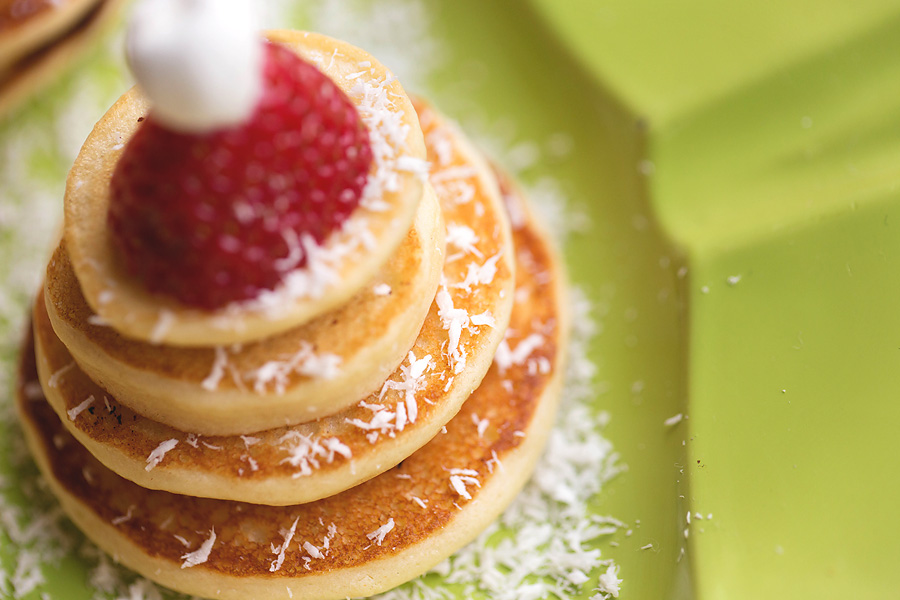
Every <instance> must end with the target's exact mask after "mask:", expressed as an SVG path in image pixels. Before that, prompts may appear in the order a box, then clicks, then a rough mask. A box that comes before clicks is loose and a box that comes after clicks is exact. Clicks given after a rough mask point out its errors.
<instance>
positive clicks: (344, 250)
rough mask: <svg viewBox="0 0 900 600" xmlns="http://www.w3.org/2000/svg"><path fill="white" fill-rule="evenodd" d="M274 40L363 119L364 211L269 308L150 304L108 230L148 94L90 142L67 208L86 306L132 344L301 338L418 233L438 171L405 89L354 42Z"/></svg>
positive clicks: (110, 119)
mask: <svg viewBox="0 0 900 600" xmlns="http://www.w3.org/2000/svg"><path fill="white" fill-rule="evenodd" d="M268 37H269V39H270V40H271V41H273V42H275V43H278V44H282V45H284V46H286V47H287V48H289V49H291V50H293V51H295V52H297V54H298V55H300V56H301V57H302V58H304V59H306V60H308V61H310V62H312V63H313V64H316V65H317V66H318V67H319V68H320V69H321V70H322V71H323V72H324V73H325V74H326V75H327V76H329V77H330V78H331V79H332V80H333V81H334V82H335V84H337V86H338V87H339V88H341V90H343V91H344V92H345V93H346V94H347V96H348V97H349V98H350V100H351V101H352V102H353V103H354V104H356V106H357V107H358V109H359V112H360V116H361V118H362V120H363V123H365V124H366V126H367V127H368V130H369V137H370V143H371V145H372V150H373V155H374V161H373V166H372V170H371V171H370V174H369V178H368V181H367V184H366V187H365V190H364V192H363V197H362V200H361V202H360V206H359V207H358V208H357V209H356V210H355V211H354V212H353V214H352V215H351V216H350V218H349V219H348V220H347V221H346V222H345V223H344V225H343V227H342V228H341V229H340V230H338V231H335V232H334V233H332V235H331V236H329V238H328V239H327V240H326V241H325V243H324V244H323V245H322V246H319V247H315V248H306V250H307V264H306V266H304V267H303V268H300V269H296V270H295V271H292V272H291V273H289V274H288V275H287V277H286V278H285V281H284V282H283V283H282V285H280V286H279V287H278V288H277V289H276V290H274V291H270V292H263V293H262V294H260V296H259V297H258V298H255V299H253V300H249V301H245V302H241V303H233V304H230V305H228V306H226V307H224V308H222V309H219V310H216V311H202V310H197V309H193V308H188V307H185V306H184V305H181V304H180V303H178V302H177V301H175V300H174V299H171V298H167V297H163V296H156V295H151V294H149V293H148V292H147V291H146V290H145V289H144V288H143V286H142V285H141V284H140V283H139V282H138V281H137V280H136V279H134V278H132V277H131V276H130V275H128V274H127V273H126V272H125V269H124V266H123V265H122V264H121V261H120V260H119V258H118V256H117V252H116V250H115V249H114V247H113V244H112V241H111V237H110V233H109V231H108V227H107V212H108V206H109V180H110V177H111V175H112V172H113V170H114V168H115V164H116V161H117V160H118V157H119V156H120V155H121V153H122V149H123V148H124V145H125V143H126V142H127V140H128V139H129V138H130V136H131V135H132V134H133V133H134V131H135V130H136V129H137V127H138V125H139V122H140V121H141V120H142V118H143V116H144V115H145V114H146V112H147V110H148V106H147V103H146V101H145V99H144V98H143V97H142V96H141V93H140V91H139V90H138V89H133V90H131V91H130V92H128V93H127V94H125V95H124V96H123V97H122V98H120V99H119V101H118V102H116V104H114V105H113V107H112V108H111V109H110V110H109V111H108V112H107V113H106V115H104V117H103V118H102V119H101V120H100V121H99V122H98V123H97V125H96V126H95V127H94V130H93V131H92V132H91V134H90V135H89V136H88V139H87V140H86V141H85V144H84V146H83V147H82V149H81V152H80V154H79V156H78V158H77V159H76V160H75V164H74V165H73V167H72V170H71V171H70V173H69V177H68V180H67V184H66V196H65V238H66V244H67V247H68V251H69V254H70V257H71V260H72V265H73V268H74V270H75V273H76V275H77V277H78V280H79V282H80V283H81V288H82V291H83V293H84V296H85V298H86V299H87V302H88V304H89V305H90V306H91V308H92V309H93V310H94V312H96V313H97V315H99V317H100V318H101V319H102V320H103V321H104V322H106V323H108V324H109V325H110V326H112V327H114V328H115V329H116V330H118V331H119V332H120V333H122V334H123V335H125V336H128V337H132V338H135V339H139V340H143V341H147V342H152V343H164V344H170V345H177V346H212V345H217V344H234V343H239V342H246V341H252V340H258V339H262V338H265V337H268V336H271V335H274V334H277V333H279V332H283V331H285V330H287V329H290V328H292V327H296V326H297V325H300V324H302V323H304V322H307V321H309V320H310V319H312V318H314V317H315V316H318V315H320V314H323V313H325V312H327V311H328V310H330V309H333V308H335V307H336V306H339V305H340V304H342V303H343V302H345V301H347V300H348V299H349V298H350V297H352V296H353V295H354V294H356V293H357V292H358V291H359V290H360V289H361V288H362V287H363V286H364V285H366V284H368V283H369V282H370V280H371V278H372V277H373V275H374V274H375V273H376V272H377V271H378V269H379V268H380V267H381V266H382V265H383V264H384V263H385V262H386V261H387V260H388V258H389V257H390V256H391V255H392V254H393V253H394V252H395V251H396V249H397V247H398V246H399V244H400V242H401V241H402V240H403V237H404V236H405V235H406V233H407V232H408V231H409V229H410V226H411V225H412V222H413V218H414V215H415V212H416V208H417V206H418V203H419V201H420V199H421V198H422V194H423V189H424V187H425V185H427V183H426V181H425V179H426V176H427V163H426V162H425V160H424V159H425V147H424V141H423V139H422V133H421V128H420V127H419V124H418V118H417V116H416V113H415V110H414V109H413V107H412V104H411V103H410V101H409V99H408V98H407V96H406V94H405V92H404V91H403V89H402V87H401V86H400V84H399V83H398V82H397V81H396V79H395V78H394V77H393V75H392V74H391V73H390V72H389V71H388V70H387V69H386V68H385V67H384V66H382V65H381V64H380V63H378V62H377V61H376V60H375V59H374V58H372V56H370V55H369V54H367V53H366V52H364V51H362V50H360V49H358V48H355V47H353V46H351V45H349V44H346V43H344V42H340V41H337V40H333V39H331V38H328V37H325V36H321V35H317V34H311V33H302V32H288V31H273V32H270V33H269V34H268Z"/></svg>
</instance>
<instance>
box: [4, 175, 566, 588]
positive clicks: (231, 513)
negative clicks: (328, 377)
mask: <svg viewBox="0 0 900 600" xmlns="http://www.w3.org/2000/svg"><path fill="white" fill-rule="evenodd" d="M508 192H509V190H508ZM507 202H509V203H511V204H512V206H513V207H514V208H515V214H517V215H520V216H522V215H524V216H525V217H524V218H525V220H524V221H522V220H519V221H518V227H517V228H516V229H515V230H514V237H515V243H516V252H517V255H518V257H519V258H518V262H519V264H520V265H522V266H523V268H520V269H519V270H518V271H517V274H516V288H517V290H518V292H517V294H516V309H515V311H514V314H513V316H512V320H511V323H510V328H509V330H508V332H509V333H508V335H507V336H506V338H505V340H504V344H503V346H504V347H505V348H506V350H504V351H502V352H501V353H500V354H498V356H497V360H496V361H495V362H494V364H493V366H492V368H491V370H490V371H489V372H488V374H487V376H486V377H485V378H484V381H483V382H482V384H481V386H480V387H479V388H478V390H477V391H475V392H474V393H473V394H472V395H471V397H470V398H469V400H468V401H467V402H466V403H465V405H464V406H463V408H462V410H461V411H460V413H459V414H458V415H457V416H456V417H455V418H454V419H453V420H452V421H450V422H449V423H448V424H447V427H446V433H443V434H441V435H438V436H436V437H435V438H434V439H433V440H432V441H431V442H430V443H429V444H427V445H426V446H425V447H423V448H422V449H421V450H419V451H418V452H416V453H415V454H413V455H412V456H410V457H409V458H408V459H406V460H405V461H403V463H402V464H400V465H398V466H397V467H395V468H394V469H391V470H390V471H388V472H386V473H384V474H382V475H380V476H378V477H376V478H375V479H372V480H370V481H368V482H366V483H364V484H362V485H359V486H357V487H355V488H353V489H350V490H348V491H346V492H343V493H341V494H339V495H336V496H333V497H330V498H326V499H322V500H319V501H317V502H313V503H309V504H303V505H300V506H285V507H271V506H257V505H250V504H242V503H236V502H229V501H224V500H209V499H199V498H193V497H189V496H180V495H176V494H170V493H166V492H159V491H151V490H146V489H144V488H142V487H140V486H137V485H135V484H133V483H131V482H129V481H127V480H125V479H123V478H121V477H119V476H117V475H115V474H114V473H112V472H111V471H109V470H108V469H106V468H105V467H104V466H103V465H101V464H100V463H99V462H97V461H96V460H95V459H94V458H93V457H92V456H91V455H90V454H89V453H88V452H87V451H86V450H85V449H84V448H83V447H82V446H80V445H79V444H78V443H77V442H76V441H75V440H74V439H72V438H71V437H70V435H69V433H68V431H67V430H66V429H65V428H64V427H63V425H62V424H61V423H60V421H59V419H58V418H56V415H55V414H54V413H53V411H52V409H51V408H50V407H49V406H48V405H47V403H46V402H44V401H43V399H42V398H41V397H40V393H39V392H38V393H36V390H35V383H34V381H35V378H36V373H35V367H34V362H33V358H34V354H33V352H32V351H31V348H30V347H28V346H26V348H24V349H23V353H22V361H21V365H20V378H19V388H18V389H19V400H18V408H19V411H20V415H21V420H22V423H23V426H24V429H25V432H26V438H27V440H28V443H29V446H30V447H31V449H32V451H33V453H34V455H35V457H36V459H37V462H38V466H39V467H40V469H41V471H42V472H43V473H44V475H45V477H46V479H47V481H48V483H49V486H50V488H51V489H52V490H53V491H54V493H55V494H56V495H57V496H58V497H59V499H60V502H61V504H62V507H63V509H64V510H65V511H66V513H68V514H69V516H70V517H71V518H72V520H73V521H75V523H76V524H77V525H78V526H79V527H81V529H82V530H84V531H85V533H86V534H87V535H88V536H89V537H90V538H91V539H93V540H94V541H95V542H96V543H97V544H98V545H99V546H100V547H101V548H103V549H104V550H106V551H107V552H109V553H110V554H111V555H113V556H115V557H117V559H118V560H119V561H120V562H121V563H122V564H124V565H126V566H128V567H130V568H132V569H134V570H136V571H138V572H139V573H141V574H142V575H144V576H145V577H147V578H149V579H152V580H154V581H157V582H158V583H161V584H162V585H165V586H168V587H171V588H173V589H176V590H179V591H182V592H185V593H188V594H195V595H198V596H203V597H210V598H223V599H240V600H252V599H254V598H261V599H262V598H265V599H281V598H283V599H288V598H293V599H295V600H299V599H303V598H306V599H310V598H317V599H328V598H335V599H336V598H346V597H359V596H369V595H371V594H375V593H378V592H381V591H384V590H387V589H389V588H391V587H394V586H396V585H398V584H400V583H402V582H404V581H406V580H408V579H411V578H413V577H415V576H417V575H418V574H420V573H423V572H424V571H426V570H427V569H429V568H430V567H432V566H434V565H435V564H437V563H439V562H440V561H441V560H443V559H444V558H445V557H447V556H449V555H450V554H452V553H453V552H455V551H456V550H457V549H459V548H461V547H462V546H463V545H465V544H466V543H468V542H469V541H471V540H472V539H474V538H475V537H476V536H477V535H478V533H479V532H480V531H482V530H483V529H484V528H485V527H486V526H487V525H488V524H489V523H490V522H491V521H492V520H493V519H494V518H496V516H497V515H499V513H500V512H501V511H502V510H503V509H504V508H505V507H506V506H507V505H508V504H509V502H511V501H512V499H513V498H514V496H515V495H516V494H517V493H518V491H519V489H520V488H521V487H522V485H523V484H524V483H525V481H526V479H527V478H528V476H529V474H530V472H531V469H532V467H533V465H534V463H535V461H536V459H537V456H538V455H539V454H540V452H541V449H542V448H543V445H544V442H545V441H546V437H547V434H548V432H549V430H550V428H551V425H552V422H553V417H554V413H555V410H556V406H557V401H558V399H559V393H560V387H561V379H562V373H563V370H564V369H563V361H564V354H565V349H566V332H567V330H568V323H567V316H566V314H565V313H564V312H563V311H564V307H565V306H566V303H565V301H564V297H563V296H564V289H563V283H562V280H563V277H562V273H561V267H560V265H559V263H558V262H557V260H556V257H555V254H554V253H553V251H552V249H551V248H550V246H549V245H548V244H547V241H546V239H545V238H544V236H543V234H542V233H541V232H540V231H539V230H538V229H536V226H535V223H534V221H533V219H532V218H531V217H530V215H529V213H528V211H527V210H526V209H524V208H523V207H522V206H521V205H520V204H519V202H518V200H517V199H515V198H514V197H509V198H508V199H507ZM535 339H537V340H539V342H540V343H534V341H533V340H535ZM522 348H526V349H527V350H529V351H530V352H526V351H523V350H521V349H522Z"/></svg>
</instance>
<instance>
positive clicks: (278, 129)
mask: <svg viewBox="0 0 900 600" xmlns="http://www.w3.org/2000/svg"><path fill="white" fill-rule="evenodd" d="M250 8H251V3H250V2H248V1H247V0H242V1H235V0H227V1H226V0H151V1H149V2H146V3H144V4H143V5H140V6H138V8H137V10H136V13H135V16H134V19H133V20H132V26H131V28H130V31H129V61H130V63H131V65H132V70H133V71H134V72H135V75H136V77H137V79H138V83H139V85H140V86H141V88H142V90H143V92H144V93H145V94H146V95H147V96H148V97H149V99H150V101H151V105H152V108H151V111H150V113H149V115H148V116H147V117H146V119H145V120H144V121H143V123H141V126H140V127H139V128H138V130H137V132H136V133H135V134H134V136H133V137H132V138H131V140H130V141H129V142H128V144H127V146H126V148H125V150H124V151H123V154H122V156H121V158H120V159H119V162H118V164H117V166H116V169H115V171H114V173H113V176H112V180H111V196H110V205H109V216H108V219H109V225H110V228H111V232H112V238H113V241H114V244H115V246H116V247H117V250H118V252H119V253H120V256H121V259H122V262H123V264H124V265H125V266H126V268H127V269H128V271H129V272H130V273H131V274H132V275H134V276H135V277H137V278H138V279H139V280H141V281H142V282H143V285H144V286H145V287H146V288H147V289H148V290H149V291H151V292H154V293H160V294H166V295H169V296H172V297H174V298H176V299H177V300H179V301H180V302H182V303H183V304H186V305H189V306H194V307H199V308H203V309H210V310H212V309H216V308H219V307H222V306H224V305H226V304H229V303H231V302H235V301H241V300H247V299H250V298H254V297H256V296H257V295H258V294H260V292H262V291H263V290H271V289H274V288H275V287H277V286H278V284H279V283H280V282H281V281H282V280H283V279H284V277H285V276H286V275H287V274H288V273H290V272H291V271H292V270H293V269H296V268H300V267H302V266H303V265H304V264H305V261H306V257H305V256H304V254H303V251H302V245H301V244H299V242H298V241H299V240H300V239H301V238H307V237H312V239H314V240H315V241H316V242H318V243H322V242H323V241H324V240H325V239H326V238H327V237H328V236H329V234H330V233H331V232H333V231H335V230H336V229H338V228H340V226H341V224H342V223H343V222H344V221H345V220H346V219H347V217H348V216H349V215H350V214H351V212H352V211H353V210H354V209H355V208H356V206H357V205H358V204H359V201H360V198H361V196H362V192H363V188H364V186H365V184H366V180H367V176H368V173H369V170H370V166H371V163H372V150H371V147H370V143H369V136H368V132H367V130H366V127H365V125H364V124H363V122H362V121H361V119H360V117H359V114H358V113H357V110H356V108H355V106H354V105H353V104H352V103H351V102H350V101H349V100H348V99H347V98H346V96H345V95H344V94H343V92H341V90H340V89H339V88H338V87H337V86H336V85H335V84H334V83H333V82H332V81H331V80H330V79H329V78H328V77H326V76H325V75H323V74H322V73H321V72H320V71H319V70H318V69H316V67H314V66H313V65H311V64H309V63H307V62H305V61H303V60H302V59H300V58H299V57H297V55H296V54H295V53H294V52H291V51H289V50H286V49H284V48H282V47H280V46H278V45H275V44H271V43H268V42H265V41H263V40H262V38H261V37H259V36H258V34H257V33H256V31H255V23H254V20H253V18H252V15H251V10H250Z"/></svg>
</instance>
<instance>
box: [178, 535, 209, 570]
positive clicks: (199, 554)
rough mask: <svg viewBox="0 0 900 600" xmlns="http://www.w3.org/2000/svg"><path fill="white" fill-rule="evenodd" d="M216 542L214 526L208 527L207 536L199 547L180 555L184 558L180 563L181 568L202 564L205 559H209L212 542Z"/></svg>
mask: <svg viewBox="0 0 900 600" xmlns="http://www.w3.org/2000/svg"><path fill="white" fill-rule="evenodd" d="M215 543H216V529H215V527H214V528H212V529H210V531H209V537H208V538H207V539H206V541H204V542H203V543H202V544H200V547H199V548H197V549H196V550H194V551H193V552H188V553H187V554H184V555H182V556H181V558H183V559H184V562H183V563H181V568H182V569H188V568H190V567H196V566H197V565H202V564H203V563H205V562H206V561H207V560H209V554H210V552H212V547H213V544H215Z"/></svg>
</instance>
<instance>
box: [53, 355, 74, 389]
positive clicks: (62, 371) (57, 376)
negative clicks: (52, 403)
mask: <svg viewBox="0 0 900 600" xmlns="http://www.w3.org/2000/svg"><path fill="white" fill-rule="evenodd" d="M74 368H75V361H74V360H73V361H72V362H70V363H69V364H67V365H66V366H64V367H60V368H59V369H57V370H56V371H54V372H53V374H52V375H50V377H49V379H47V385H49V386H50V387H52V388H56V387H59V382H60V380H61V379H62V378H63V377H65V375H66V373H68V372H69V371H71V370H72V369H74Z"/></svg>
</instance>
